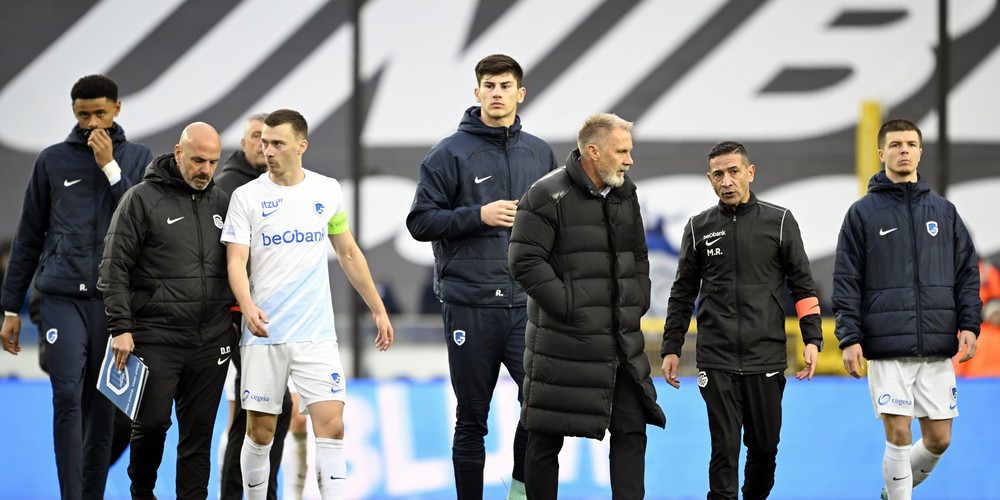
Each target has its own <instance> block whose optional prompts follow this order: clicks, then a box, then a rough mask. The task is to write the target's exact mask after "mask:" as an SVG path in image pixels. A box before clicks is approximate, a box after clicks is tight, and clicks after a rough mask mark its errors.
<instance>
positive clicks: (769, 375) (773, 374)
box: [764, 372, 781, 377]
mask: <svg viewBox="0 0 1000 500" xmlns="http://www.w3.org/2000/svg"><path fill="white" fill-rule="evenodd" d="M779 373H781V372H771V373H765V374H764V376H765V377H773V376H775V375H777V374H779Z"/></svg>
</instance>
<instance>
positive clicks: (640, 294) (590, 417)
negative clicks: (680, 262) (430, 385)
mask: <svg viewBox="0 0 1000 500" xmlns="http://www.w3.org/2000/svg"><path fill="white" fill-rule="evenodd" d="M510 269H511V273H512V274H513V276H514V278H515V279H516V280H517V282H518V283H520V285H521V286H522V287H523V288H524V290H525V292H527V294H528V297H529V298H528V326H527V328H526V330H525V343H526V347H527V348H526V351H525V354H524V369H525V375H524V403H523V405H522V406H521V423H522V424H523V425H524V427H525V428H526V429H528V430H529V431H537V432H542V433H547V434H557V435H563V436H582V437H590V438H596V439H602V438H603V437H604V435H605V431H606V430H607V428H608V424H609V423H610V422H611V404H612V401H613V399H614V387H615V383H616V381H615V375H616V373H617V368H618V366H619V364H621V363H624V368H625V370H626V372H627V373H628V375H629V379H630V380H629V382H631V383H635V384H637V385H638V386H639V387H640V388H641V390H642V393H643V402H644V404H645V411H646V418H647V422H648V423H651V424H654V425H658V426H660V427H663V426H664V425H665V424H666V418H665V417H664V415H663V411H662V410H661V409H660V407H659V406H658V405H657V404H656V389H655V388H654V387H653V382H652V380H651V379H650V378H649V373H650V368H649V360H648V358H647V357H646V354H645V353H644V352H643V349H644V347H645V341H644V339H643V335H642V331H641V330H640V329H639V319H640V318H641V317H642V315H643V314H644V313H645V312H646V310H647V309H649V289H650V282H649V260H648V256H647V250H646V238H645V231H644V229H643V225H642V218H641V216H640V214H639V201H638V199H637V198H636V193H635V184H633V183H632V180H631V179H629V178H628V177H626V179H625V184H624V185H623V186H622V187H620V188H614V189H611V191H610V192H609V193H608V195H607V197H602V196H601V195H600V193H599V192H598V191H597V188H596V187H595V186H594V183H593V182H591V181H590V179H589V178H588V177H587V174H586V173H585V172H584V170H583V167H582V166H581V165H580V154H579V151H573V153H571V154H570V157H569V158H568V159H567V165H566V167H563V168H560V169H558V170H556V171H554V172H552V173H550V174H549V175H546V176H545V177H543V178H542V179H540V180H539V181H538V182H536V183H535V184H534V185H533V186H532V187H531V188H530V189H529V190H528V192H527V193H526V194H525V196H524V198H522V199H521V202H520V203H519V204H518V207H517V216H516V218H515V221H514V228H513V231H512V234H511V244H510ZM619 383H621V382H620V381H619Z"/></svg>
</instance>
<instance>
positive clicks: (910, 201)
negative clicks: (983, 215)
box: [833, 119, 983, 500]
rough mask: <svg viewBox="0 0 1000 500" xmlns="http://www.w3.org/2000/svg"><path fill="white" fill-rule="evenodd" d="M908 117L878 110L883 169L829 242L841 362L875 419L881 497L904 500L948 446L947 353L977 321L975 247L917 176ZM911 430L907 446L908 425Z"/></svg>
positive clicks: (952, 408)
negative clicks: (914, 427) (881, 431)
mask: <svg viewBox="0 0 1000 500" xmlns="http://www.w3.org/2000/svg"><path fill="white" fill-rule="evenodd" d="M922 139H923V138H922V136H921V134H920V129H919V128H917V126H916V125H915V124H913V123H912V122H909V121H906V120H899V119H894V120H889V121H887V122H886V123H885V124H883V125H882V128H881V129H880V130H879V133H878V155H879V158H880V159H881V160H882V162H883V163H884V164H885V168H884V169H883V170H882V171H880V172H879V173H877V174H875V175H874V176H873V177H872V178H871V180H870V181H869V182H868V194H866V195H865V196H864V197H863V198H861V199H860V200H858V201H857V202H855V203H854V204H853V205H851V208H850V209H849V210H848V211H847V215H845V216H844V224H843V226H842V227H841V229H840V237H839V238H838V240H837V256H836V260H835V261H834V271H833V312H834V314H836V316H837V328H836V334H837V339H839V340H840V348H841V349H843V350H844V369H845V370H847V372H848V373H850V374H851V375H852V376H854V377H855V378H861V376H862V372H861V367H862V364H863V358H867V359H868V387H869V390H870V392H871V396H872V406H873V407H874V409H875V416H876V417H877V418H879V419H881V420H882V423H883V424H884V427H885V440H886V443H885V454H884V455H883V457H882V476H883V478H884V479H885V485H886V488H885V489H884V490H882V498H883V499H892V500H898V499H901V498H902V499H906V500H909V498H910V496H911V494H912V492H913V488H915V487H916V486H917V485H918V484H920V483H921V482H922V481H923V480H924V479H926V478H927V476H928V475H930V473H931V471H932V470H934V466H935V465H936V464H937V462H938V460H940V459H941V455H943V454H944V452H945V450H947V449H948V445H949V444H951V421H952V419H954V418H955V417H957V416H958V399H957V396H958V389H957V387H956V385H955V368H954V365H953V364H952V361H951V357H952V356H954V355H955V354H956V353H958V352H959V351H962V350H964V351H965V354H964V355H963V356H962V359H961V360H960V361H962V362H965V361H968V360H969V359H971V358H972V357H973V356H974V355H975V353H976V339H977V337H978V335H979V327H980V323H981V322H982V308H983V304H982V301H981V300H980V298H979V265H978V261H977V258H976V248H975V246H973V243H972V238H971V237H970V236H969V231H968V230H967V229H966V227H965V224H964V223H963V222H962V218H961V217H960V216H959V215H958V211H957V210H956V209H955V205H953V204H952V203H951V202H950V201H948V200H946V199H944V198H942V197H941V196H938V195H937V194H935V193H934V192H933V191H931V190H930V187H929V186H928V185H927V182H926V181H924V180H923V179H921V178H920V176H919V174H917V165H918V164H919V163H920V156H921V154H922V153H923V148H921V142H922ZM914 418H917V419H918V420H919V421H920V431H921V439H919V440H918V441H917V442H916V443H914V444H913V445H912V446H911V444H910V443H911V442H912V439H913V437H912V433H911V431H910V427H911V423H912V420H913V419H914Z"/></svg>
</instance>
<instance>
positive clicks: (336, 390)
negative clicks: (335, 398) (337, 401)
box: [330, 389, 344, 394]
mask: <svg viewBox="0 0 1000 500" xmlns="http://www.w3.org/2000/svg"><path fill="white" fill-rule="evenodd" d="M342 390H344V389H330V392H332V393H334V394H336V393H338V392H340V391H342Z"/></svg>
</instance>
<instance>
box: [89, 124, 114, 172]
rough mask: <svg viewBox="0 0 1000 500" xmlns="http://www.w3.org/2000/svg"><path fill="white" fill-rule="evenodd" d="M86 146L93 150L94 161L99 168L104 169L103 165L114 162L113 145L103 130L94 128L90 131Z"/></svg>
mask: <svg viewBox="0 0 1000 500" xmlns="http://www.w3.org/2000/svg"><path fill="white" fill-rule="evenodd" d="M87 146H90V149H92V150H94V161H96V162H97V166H98V167H99V168H104V166H105V165H107V164H108V163H111V160H114V149H115V145H114V143H113V142H112V141H111V136H110V135H108V132H107V131H105V130H104V129H103V128H95V129H92V130H91V131H90V135H88V136H87Z"/></svg>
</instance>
